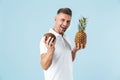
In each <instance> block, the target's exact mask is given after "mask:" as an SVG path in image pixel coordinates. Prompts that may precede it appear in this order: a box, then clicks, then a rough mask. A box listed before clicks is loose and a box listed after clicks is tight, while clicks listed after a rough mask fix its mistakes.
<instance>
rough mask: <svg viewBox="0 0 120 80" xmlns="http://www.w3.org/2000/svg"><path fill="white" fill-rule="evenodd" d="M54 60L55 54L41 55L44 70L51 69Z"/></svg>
mask: <svg viewBox="0 0 120 80" xmlns="http://www.w3.org/2000/svg"><path fill="white" fill-rule="evenodd" d="M52 59H53V53H51V52H47V53H43V54H41V65H42V68H43V69H45V70H47V69H48V68H49V67H50V65H51V64H52Z"/></svg>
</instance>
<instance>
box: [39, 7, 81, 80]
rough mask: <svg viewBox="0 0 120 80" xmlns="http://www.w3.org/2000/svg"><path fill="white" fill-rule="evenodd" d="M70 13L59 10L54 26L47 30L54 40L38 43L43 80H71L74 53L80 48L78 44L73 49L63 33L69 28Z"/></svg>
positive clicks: (49, 39)
mask: <svg viewBox="0 0 120 80" xmlns="http://www.w3.org/2000/svg"><path fill="white" fill-rule="evenodd" d="M71 17H72V11H71V9H69V8H60V9H59V10H58V11H57V15H56V16H55V25H54V26H53V28H51V29H50V30H49V32H50V33H53V34H54V35H55V36H56V40H53V38H51V37H49V38H48V39H47V40H46V41H45V37H43V38H42V39H41V41H40V54H41V55H40V57H41V66H42V68H43V70H44V75H45V80H73V71H72V61H74V59H75V56H76V52H77V51H78V50H80V49H81V48H82V46H80V45H79V44H77V45H75V47H74V48H73V49H71V46H70V44H69V41H68V39H67V37H66V36H65V34H64V33H65V31H66V30H67V29H68V27H69V26H70V22H71Z"/></svg>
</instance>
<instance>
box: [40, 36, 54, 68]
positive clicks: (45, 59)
mask: <svg viewBox="0 0 120 80" xmlns="http://www.w3.org/2000/svg"><path fill="white" fill-rule="evenodd" d="M44 43H45V46H46V47H47V53H42V54H41V56H40V57H41V65H42V68H43V69H45V70H47V69H48V68H49V67H50V65H51V64H52V59H53V55H54V50H55V41H54V42H53V38H51V37H49V38H48V40H47V41H44Z"/></svg>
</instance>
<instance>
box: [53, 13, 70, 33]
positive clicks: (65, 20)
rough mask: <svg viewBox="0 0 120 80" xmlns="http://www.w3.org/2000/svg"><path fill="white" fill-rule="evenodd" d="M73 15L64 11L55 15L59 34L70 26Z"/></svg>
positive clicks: (55, 27)
mask: <svg viewBox="0 0 120 80" xmlns="http://www.w3.org/2000/svg"><path fill="white" fill-rule="evenodd" d="M70 21H71V16H70V15H68V14H64V13H59V14H57V16H56V17H55V26H54V30H55V31H56V32H57V33H59V34H62V35H63V34H64V32H65V31H66V30H67V28H68V27H69V26H70Z"/></svg>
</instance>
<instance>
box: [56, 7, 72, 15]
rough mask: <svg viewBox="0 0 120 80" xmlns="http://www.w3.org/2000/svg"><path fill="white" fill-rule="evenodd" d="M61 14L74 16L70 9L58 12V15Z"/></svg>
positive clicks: (62, 9) (61, 9)
mask: <svg viewBox="0 0 120 80" xmlns="http://www.w3.org/2000/svg"><path fill="white" fill-rule="evenodd" d="M59 13H64V14H68V15H70V16H72V11H71V9H70V8H60V9H59V10H58V11H57V14H59Z"/></svg>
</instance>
